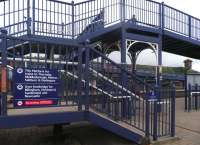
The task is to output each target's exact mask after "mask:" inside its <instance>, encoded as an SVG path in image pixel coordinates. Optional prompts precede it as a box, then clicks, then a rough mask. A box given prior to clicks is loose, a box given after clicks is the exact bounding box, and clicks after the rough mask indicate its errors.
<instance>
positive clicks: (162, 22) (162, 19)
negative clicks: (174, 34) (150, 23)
mask: <svg viewBox="0 0 200 145" xmlns="http://www.w3.org/2000/svg"><path fill="white" fill-rule="evenodd" d="M159 11H160V29H161V30H164V28H165V4H164V2H162V3H161V4H160V8H159Z"/></svg>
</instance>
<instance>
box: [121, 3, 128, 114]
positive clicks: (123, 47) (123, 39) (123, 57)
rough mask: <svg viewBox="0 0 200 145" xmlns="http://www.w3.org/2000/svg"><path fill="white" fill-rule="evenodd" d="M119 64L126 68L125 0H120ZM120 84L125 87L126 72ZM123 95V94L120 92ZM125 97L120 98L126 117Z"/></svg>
mask: <svg viewBox="0 0 200 145" xmlns="http://www.w3.org/2000/svg"><path fill="white" fill-rule="evenodd" d="M121 24H122V28H121V64H122V67H123V68H124V69H126V68H125V67H126V51H127V50H126V49H127V48H126V28H125V0H121ZM121 78H122V80H121V82H122V86H123V87H125V88H126V87H127V76H126V73H124V72H122V77H121ZM122 95H123V94H122ZM126 110H127V105H126V98H125V99H122V111H121V112H122V117H123V118H125V117H126V113H127V111H126Z"/></svg>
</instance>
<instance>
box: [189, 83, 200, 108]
mask: <svg viewBox="0 0 200 145" xmlns="http://www.w3.org/2000/svg"><path fill="white" fill-rule="evenodd" d="M199 88H200V87H199V85H198V84H195V85H191V84H189V85H188V87H187V90H186V100H185V108H186V111H192V110H196V111H197V110H199V109H200V97H199V96H200V95H199V94H200V91H199Z"/></svg>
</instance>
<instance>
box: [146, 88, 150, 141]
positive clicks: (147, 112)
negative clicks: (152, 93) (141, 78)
mask: <svg viewBox="0 0 200 145" xmlns="http://www.w3.org/2000/svg"><path fill="white" fill-rule="evenodd" d="M148 93H149V90H147V91H146V111H145V112H146V118H145V128H146V129H145V136H146V138H149V132H150V110H149V109H150V107H149V96H148Z"/></svg>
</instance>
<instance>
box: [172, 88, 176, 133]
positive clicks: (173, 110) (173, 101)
mask: <svg viewBox="0 0 200 145" xmlns="http://www.w3.org/2000/svg"><path fill="white" fill-rule="evenodd" d="M171 107H172V108H171V137H174V136H175V130H176V128H175V127H176V89H175V85H173V87H172V98H171Z"/></svg>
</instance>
